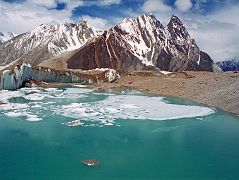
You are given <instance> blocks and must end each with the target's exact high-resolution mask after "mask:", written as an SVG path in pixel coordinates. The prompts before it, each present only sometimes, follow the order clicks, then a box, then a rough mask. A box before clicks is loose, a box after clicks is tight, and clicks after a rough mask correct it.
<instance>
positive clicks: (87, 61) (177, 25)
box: [0, 14, 215, 71]
mask: <svg viewBox="0 0 239 180" xmlns="http://www.w3.org/2000/svg"><path fill="white" fill-rule="evenodd" d="M72 50H74V51H72ZM66 51H71V52H70V53H64V52H66ZM15 60H18V61H25V62H29V63H31V64H35V65H38V64H40V63H41V65H42V64H44V66H48V65H49V66H51V67H52V66H53V65H54V68H57V69H60V68H61V67H63V66H59V64H61V65H62V64H64V67H65V68H69V69H95V68H112V69H119V70H142V69H160V70H165V71H184V70H193V71H196V70H197V71H199V70H202V71H213V70H214V68H213V67H214V66H215V64H214V63H213V60H212V59H211V58H210V56H209V55H208V54H207V53H205V52H202V51H201V50H200V49H199V47H198V46H197V44H196V43H195V41H194V39H192V38H191V37H190V35H189V33H188V32H187V30H186V28H185V26H184V25H183V23H182V22H181V21H180V19H179V18H178V17H176V16H172V18H171V20H170V22H169V23H168V25H167V26H163V25H162V24H161V23H160V21H158V20H157V19H156V18H155V16H153V15H146V14H143V15H142V16H139V17H138V18H136V19H124V20H123V21H122V22H121V23H119V24H118V25H116V26H114V27H112V28H110V29H109V30H107V31H104V32H101V31H97V30H95V29H94V28H92V27H89V26H88V25H87V22H86V21H81V22H79V23H77V24H72V23H65V24H59V25H56V26H50V25H46V24H42V25H40V26H38V27H36V28H35V29H34V30H33V31H29V32H27V33H24V34H21V35H19V36H18V37H16V38H14V39H13V40H12V41H7V42H5V43H3V44H0V65H1V64H2V65H5V64H9V63H11V62H13V61H15ZM61 61H62V63H61ZM59 62H60V63H59Z"/></svg>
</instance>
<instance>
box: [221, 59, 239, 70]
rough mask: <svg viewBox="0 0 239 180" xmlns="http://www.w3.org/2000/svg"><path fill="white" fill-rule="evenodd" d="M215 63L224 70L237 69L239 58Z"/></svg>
mask: <svg viewBox="0 0 239 180" xmlns="http://www.w3.org/2000/svg"><path fill="white" fill-rule="evenodd" d="M217 65H218V66H219V67H220V68H221V69H222V70H223V71H224V72H225V71H239V58H234V59H232V60H225V61H219V62H217Z"/></svg>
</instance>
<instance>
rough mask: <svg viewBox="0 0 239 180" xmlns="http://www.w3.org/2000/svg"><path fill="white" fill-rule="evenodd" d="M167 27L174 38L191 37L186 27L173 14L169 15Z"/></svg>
mask: <svg viewBox="0 0 239 180" xmlns="http://www.w3.org/2000/svg"><path fill="white" fill-rule="evenodd" d="M167 28H168V31H169V32H170V34H171V36H172V38H173V39H174V40H176V39H180V38H183V39H191V38H190V35H189V33H188V31H187V29H186V27H185V26H184V24H183V23H182V21H181V20H180V19H179V18H178V17H177V16H175V15H173V16H172V17H171V19H170V22H169V23H168V25H167Z"/></svg>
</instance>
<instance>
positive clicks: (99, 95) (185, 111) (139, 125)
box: [0, 88, 239, 180]
mask: <svg viewBox="0 0 239 180" xmlns="http://www.w3.org/2000/svg"><path fill="white" fill-rule="evenodd" d="M0 98H1V100H2V101H4V102H6V103H7V104H4V105H0V145H1V147H0V179H11V180H14V179H179V178H183V179H239V117H238V116H235V115H232V114H229V113H225V112H222V111H219V110H216V109H211V108H207V107H201V106H200V105H198V104H194V103H192V102H190V101H184V100H182V99H177V98H172V97H165V98H162V97H157V96H153V95H147V96H146V95H145V94H143V93H141V92H138V91H131V90H114V91H113V90H112V91H111V92H99V91H92V90H88V89H77V88H63V89H48V90H47V91H46V90H43V89H35V90H34V89H33V90H32V89H23V90H20V91H18V92H11V91H1V92H0ZM174 105H176V106H174ZM197 109H199V111H197ZM193 114H194V116H193ZM172 117H173V118H172ZM157 118H158V119H157ZM75 119H80V121H81V122H82V126H78V127H74V128H71V127H68V126H65V125H63V124H62V123H64V122H67V121H71V120H75ZM105 119H107V120H108V121H107V122H105ZM109 122H110V123H109ZM84 159H98V160H100V161H101V164H100V165H99V166H97V167H86V166H84V165H83V164H82V163H81V162H80V161H81V160H84Z"/></svg>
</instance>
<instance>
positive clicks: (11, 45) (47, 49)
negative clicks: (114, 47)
mask: <svg viewBox="0 0 239 180" xmlns="http://www.w3.org/2000/svg"><path fill="white" fill-rule="evenodd" d="M99 33H100V31H99V30H96V29H94V28H92V27H89V26H88V25H87V22H86V21H80V22H78V23H77V24H73V23H65V24H58V25H55V26H51V25H47V24H42V25H40V26H38V27H36V28H35V29H34V30H32V31H29V32H26V33H24V34H21V35H19V36H17V37H15V38H14V39H12V41H7V42H5V43H2V44H0V65H7V64H9V63H11V62H13V61H16V60H18V61H24V62H29V63H31V64H34V65H35V64H39V63H40V62H42V61H43V60H46V59H48V58H50V57H53V56H56V55H59V54H61V53H63V52H65V51H71V50H74V49H78V48H80V47H81V46H82V45H83V44H85V43H86V42H87V41H88V40H89V39H90V38H92V37H95V36H96V35H98V34H99Z"/></svg>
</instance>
